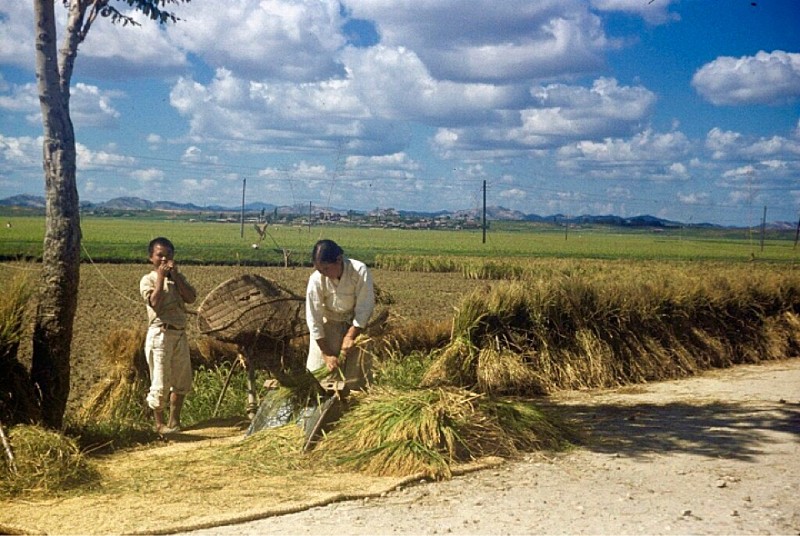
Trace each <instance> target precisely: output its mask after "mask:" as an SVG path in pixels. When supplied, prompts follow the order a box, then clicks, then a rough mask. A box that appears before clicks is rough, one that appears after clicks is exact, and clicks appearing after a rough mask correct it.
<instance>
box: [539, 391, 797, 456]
mask: <svg viewBox="0 0 800 536" xmlns="http://www.w3.org/2000/svg"><path fill="white" fill-rule="evenodd" d="M554 409H555V407H554ZM557 411H558V413H560V414H561V415H562V416H565V417H566V418H567V419H568V420H569V421H570V422H571V423H572V424H573V425H574V426H575V427H576V428H577V429H578V430H579V431H580V432H582V433H585V434H586V442H585V443H584V444H583V445H582V446H583V447H584V448H588V449H589V450H592V451H595V452H604V453H617V454H620V455H623V456H646V455H649V454H654V453H660V454H664V453H669V452H685V453H691V454H697V455H702V456H708V457H725V458H730V459H736V460H743V461H753V460H754V458H755V456H757V455H759V454H763V453H764V451H765V450H769V449H766V448H765V446H766V445H770V444H775V443H779V442H786V440H787V439H786V438H784V437H781V435H780V434H789V435H790V436H791V438H790V439H789V440H790V441H800V404H793V403H781V404H775V403H764V404H760V405H753V404H752V403H750V404H746V405H743V404H736V403H730V404H727V403H720V402H714V403H708V404H687V403H670V404H664V405H657V404H650V403H646V404H633V405H629V404H627V403H626V404H597V405H595V404H592V405H571V404H570V405H568V406H558V408H557Z"/></svg>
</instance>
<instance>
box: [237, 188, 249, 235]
mask: <svg viewBox="0 0 800 536" xmlns="http://www.w3.org/2000/svg"><path fill="white" fill-rule="evenodd" d="M246 187H247V179H242V213H241V215H240V216H239V222H240V223H241V229H240V230H239V238H244V191H245V188H246Z"/></svg>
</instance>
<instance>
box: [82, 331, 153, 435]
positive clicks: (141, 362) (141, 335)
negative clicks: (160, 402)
mask: <svg viewBox="0 0 800 536" xmlns="http://www.w3.org/2000/svg"><path fill="white" fill-rule="evenodd" d="M146 334H147V331H146V330H145V329H144V327H131V328H119V329H116V330H113V331H111V332H110V333H109V334H108V336H107V337H106V339H105V340H104V341H103V357H104V359H105V366H106V369H107V373H106V377H105V378H104V379H103V380H102V381H100V382H98V383H97V384H96V385H95V387H94V389H93V390H92V391H91V393H90V394H89V396H88V397H87V399H86V402H85V403H84V405H83V407H82V409H81V412H80V415H79V420H81V421H83V422H88V421H94V422H101V421H120V420H122V421H125V420H134V421H136V420H141V419H144V418H145V417H146V415H147V414H148V413H149V410H148V409H147V405H146V403H145V395H146V394H147V390H148V388H149V385H150V379H149V372H148V369H147V361H146V360H145V357H144V341H145V336H146Z"/></svg>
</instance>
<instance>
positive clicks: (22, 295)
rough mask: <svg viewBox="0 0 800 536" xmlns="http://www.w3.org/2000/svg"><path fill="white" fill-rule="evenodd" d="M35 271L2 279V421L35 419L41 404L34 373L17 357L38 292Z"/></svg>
mask: <svg viewBox="0 0 800 536" xmlns="http://www.w3.org/2000/svg"><path fill="white" fill-rule="evenodd" d="M30 274H31V272H28V271H24V270H19V271H16V272H14V273H13V274H12V276H11V277H9V278H7V279H4V280H3V281H2V282H0V423H4V424H5V425H12V424H15V423H32V422H35V421H36V420H37V418H38V414H39V406H38V404H37V401H36V397H35V395H34V393H33V390H32V388H31V382H30V374H29V372H28V370H27V369H26V368H25V366H24V365H23V364H22V363H20V362H19V360H18V359H17V354H18V350H19V346H20V343H21V342H22V340H23V337H24V335H25V324H26V319H27V317H28V313H29V311H30V307H29V304H30V302H31V298H32V297H33V296H34V286H33V278H32V276H31V275H30Z"/></svg>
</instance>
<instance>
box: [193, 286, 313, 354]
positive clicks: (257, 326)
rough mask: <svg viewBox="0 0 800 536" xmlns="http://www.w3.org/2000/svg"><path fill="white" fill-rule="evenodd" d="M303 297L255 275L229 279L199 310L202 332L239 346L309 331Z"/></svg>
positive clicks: (283, 338) (258, 344)
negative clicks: (307, 329)
mask: <svg viewBox="0 0 800 536" xmlns="http://www.w3.org/2000/svg"><path fill="white" fill-rule="evenodd" d="M304 312H305V311H304V299H303V298H302V297H300V296H297V295H296V294H293V293H292V292H291V291H289V290H286V289H284V288H283V287H281V286H280V285H278V284H277V283H275V282H274V281H271V280H269V279H265V278H263V277H261V276H258V275H255V274H244V275H241V276H239V277H234V278H232V279H228V280H227V281H225V282H224V283H222V284H220V285H219V286H217V287H216V288H215V289H214V290H212V291H211V292H210V293H209V294H208V296H206V298H205V299H204V300H203V302H202V303H201V304H200V307H199V308H198V310H197V328H198V330H199V331H200V333H202V334H204V335H208V336H210V337H214V338H216V339H219V340H221V341H224V342H230V343H235V344H237V345H239V346H240V347H249V348H255V347H257V346H262V345H263V343H265V342H267V341H286V340H289V339H292V338H294V337H301V336H303V335H305V334H306V323H305V318H304Z"/></svg>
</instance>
